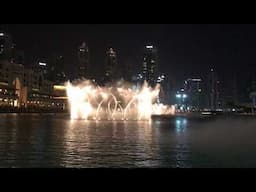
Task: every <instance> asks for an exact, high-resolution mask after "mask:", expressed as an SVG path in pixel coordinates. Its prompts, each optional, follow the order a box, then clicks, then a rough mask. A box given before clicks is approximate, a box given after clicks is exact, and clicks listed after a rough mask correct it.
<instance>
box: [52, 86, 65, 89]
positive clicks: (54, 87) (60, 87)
mask: <svg viewBox="0 0 256 192" xmlns="http://www.w3.org/2000/svg"><path fill="white" fill-rule="evenodd" d="M53 89H54V90H66V87H65V86H63V85H54V86H53Z"/></svg>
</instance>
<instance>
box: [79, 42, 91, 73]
mask: <svg viewBox="0 0 256 192" xmlns="http://www.w3.org/2000/svg"><path fill="white" fill-rule="evenodd" d="M88 67H89V49H88V46H87V45H86V43H85V42H83V43H82V45H81V46H79V48H78V77H79V78H88Z"/></svg>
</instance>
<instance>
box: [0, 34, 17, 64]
mask: <svg viewBox="0 0 256 192" xmlns="http://www.w3.org/2000/svg"><path fill="white" fill-rule="evenodd" d="M13 48H14V44H13V41H12V37H11V36H10V35H9V34H7V33H5V32H0V58H1V59H5V60H11V57H12V52H13V51H12V50H13Z"/></svg>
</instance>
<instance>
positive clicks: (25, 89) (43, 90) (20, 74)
mask: <svg viewBox="0 0 256 192" xmlns="http://www.w3.org/2000/svg"><path fill="white" fill-rule="evenodd" d="M62 96H65V95H62ZM65 106H66V100H63V97H62V99H58V98H56V97H55V93H54V83H53V82H51V81H49V80H47V79H46V78H45V77H44V74H43V72H42V71H33V70H32V69H26V68H25V67H24V65H22V64H16V63H13V62H8V61H2V60H1V61H0V108H4V109H8V108H10V107H11V108H23V109H38V108H40V109H63V108H65Z"/></svg>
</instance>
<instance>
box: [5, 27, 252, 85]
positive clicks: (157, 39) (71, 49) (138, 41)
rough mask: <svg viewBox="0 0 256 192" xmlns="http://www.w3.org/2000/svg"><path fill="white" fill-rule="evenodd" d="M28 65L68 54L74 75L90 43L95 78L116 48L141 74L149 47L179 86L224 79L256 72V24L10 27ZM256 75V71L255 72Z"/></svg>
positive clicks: (124, 61)
mask: <svg viewBox="0 0 256 192" xmlns="http://www.w3.org/2000/svg"><path fill="white" fill-rule="evenodd" d="M2 28H3V29H4V30H5V31H7V32H9V33H10V34H11V35H12V36H13V39H14V41H15V43H16V44H17V47H18V48H19V49H22V50H24V51H25V57H26V61H27V63H29V62H31V61H32V60H33V59H35V58H44V57H45V58H47V57H49V55H51V54H52V53H54V52H57V53H61V54H63V56H64V58H65V59H66V60H65V61H66V62H65V63H66V69H67V70H68V71H72V70H74V65H75V64H76V63H77V57H76V56H77V47H78V46H79V44H81V42H82V41H85V42H87V44H88V46H89V50H90V54H91V71H92V72H93V73H94V74H97V72H99V71H100V70H99V69H102V67H101V66H103V65H104V61H105V52H106V49H107V47H109V46H113V47H114V48H115V49H116V51H117V54H118V63H119V65H120V66H122V65H125V64H127V63H130V64H132V65H133V66H134V69H135V70H134V72H135V73H136V72H137V70H138V68H139V66H140V65H141V63H142V53H143V47H144V46H145V45H146V44H151V43H152V44H153V45H155V46H156V47H157V48H158V52H159V54H158V55H159V67H160V72H164V73H166V74H167V75H168V76H169V77H171V78H174V79H176V80H177V81H179V80H183V79H184V78H188V77H203V76H204V75H205V74H206V72H207V71H209V69H210V68H211V67H214V68H215V69H216V70H217V71H218V73H219V75H220V76H221V77H222V78H223V79H227V78H229V77H232V76H233V74H234V73H235V72H239V73H240V74H243V73H245V72H252V70H254V69H253V67H254V66H255V63H256V56H255V53H256V35H255V34H256V25H245V24H242V25H224V24H222V25H215V24H210V25H202V24H200V25H194V24H5V25H2ZM255 72H256V71H255Z"/></svg>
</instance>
